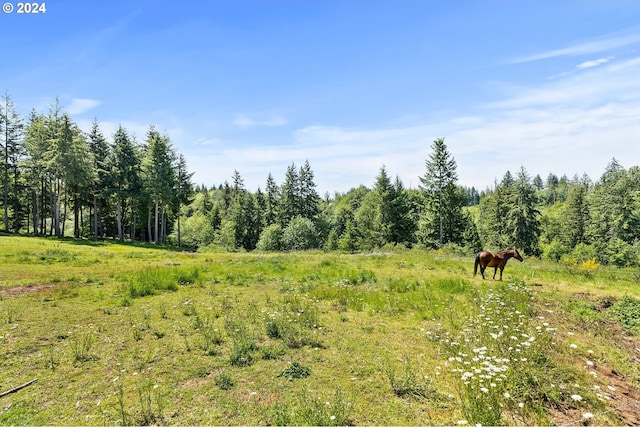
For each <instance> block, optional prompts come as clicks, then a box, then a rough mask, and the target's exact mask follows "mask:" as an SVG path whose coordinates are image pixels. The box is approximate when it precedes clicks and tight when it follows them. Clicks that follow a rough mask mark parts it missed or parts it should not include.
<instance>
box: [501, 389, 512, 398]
mask: <svg viewBox="0 0 640 427" xmlns="http://www.w3.org/2000/svg"><path fill="white" fill-rule="evenodd" d="M502 395H503V396H504V398H505V399H508V398H510V397H511V395H510V394H509V392H508V391H505V392H504V393H503V394H502Z"/></svg>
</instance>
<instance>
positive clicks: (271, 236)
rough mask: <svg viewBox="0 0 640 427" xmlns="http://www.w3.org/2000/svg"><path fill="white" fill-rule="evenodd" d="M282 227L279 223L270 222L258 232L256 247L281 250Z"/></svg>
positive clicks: (261, 249)
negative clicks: (260, 232)
mask: <svg viewBox="0 0 640 427" xmlns="http://www.w3.org/2000/svg"><path fill="white" fill-rule="evenodd" d="M282 234H283V233H282V227H281V226H280V224H271V225H270V226H268V227H267V228H265V229H264V230H262V234H260V239H259V240H258V244H257V245H256V249H258V250H260V251H280V250H282Z"/></svg>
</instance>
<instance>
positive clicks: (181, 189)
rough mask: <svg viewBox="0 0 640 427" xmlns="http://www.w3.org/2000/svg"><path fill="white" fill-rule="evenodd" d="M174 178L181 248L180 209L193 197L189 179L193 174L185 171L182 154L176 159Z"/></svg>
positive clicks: (184, 161) (179, 244)
mask: <svg viewBox="0 0 640 427" xmlns="http://www.w3.org/2000/svg"><path fill="white" fill-rule="evenodd" d="M175 176H176V188H175V193H176V197H175V203H176V205H177V206H176V213H177V222H178V247H180V246H181V244H182V242H181V237H182V236H181V231H182V230H181V228H180V216H181V215H180V208H181V207H182V205H184V204H188V203H190V201H191V198H192V196H193V183H192V182H191V177H192V176H193V172H189V171H188V170H187V161H186V160H185V158H184V156H183V155H182V153H179V154H178V156H177V158H176V164H175Z"/></svg>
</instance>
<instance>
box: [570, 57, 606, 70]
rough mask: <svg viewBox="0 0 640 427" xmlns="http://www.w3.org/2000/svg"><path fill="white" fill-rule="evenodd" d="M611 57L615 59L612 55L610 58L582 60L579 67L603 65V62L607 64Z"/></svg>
mask: <svg viewBox="0 0 640 427" xmlns="http://www.w3.org/2000/svg"><path fill="white" fill-rule="evenodd" d="M611 59H613V57H612V56H610V57H608V58H600V59H595V60H593V61H585V62H582V63H581V64H578V68H592V67H597V66H598V65H602V64H606V63H607V62H609V61H610V60H611Z"/></svg>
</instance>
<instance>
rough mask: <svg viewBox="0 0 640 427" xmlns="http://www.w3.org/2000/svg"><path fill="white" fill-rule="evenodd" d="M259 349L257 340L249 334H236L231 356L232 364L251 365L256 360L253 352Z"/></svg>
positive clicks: (230, 361)
mask: <svg viewBox="0 0 640 427" xmlns="http://www.w3.org/2000/svg"><path fill="white" fill-rule="evenodd" d="M256 350H258V345H257V344H256V342H255V341H254V340H253V339H251V338H250V337H248V336H247V335H236V336H235V337H234V338H233V349H232V350H231V355H230V356H229V363H231V365H232V366H249V365H252V364H253V362H254V357H253V353H254V352H255V351H256Z"/></svg>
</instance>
